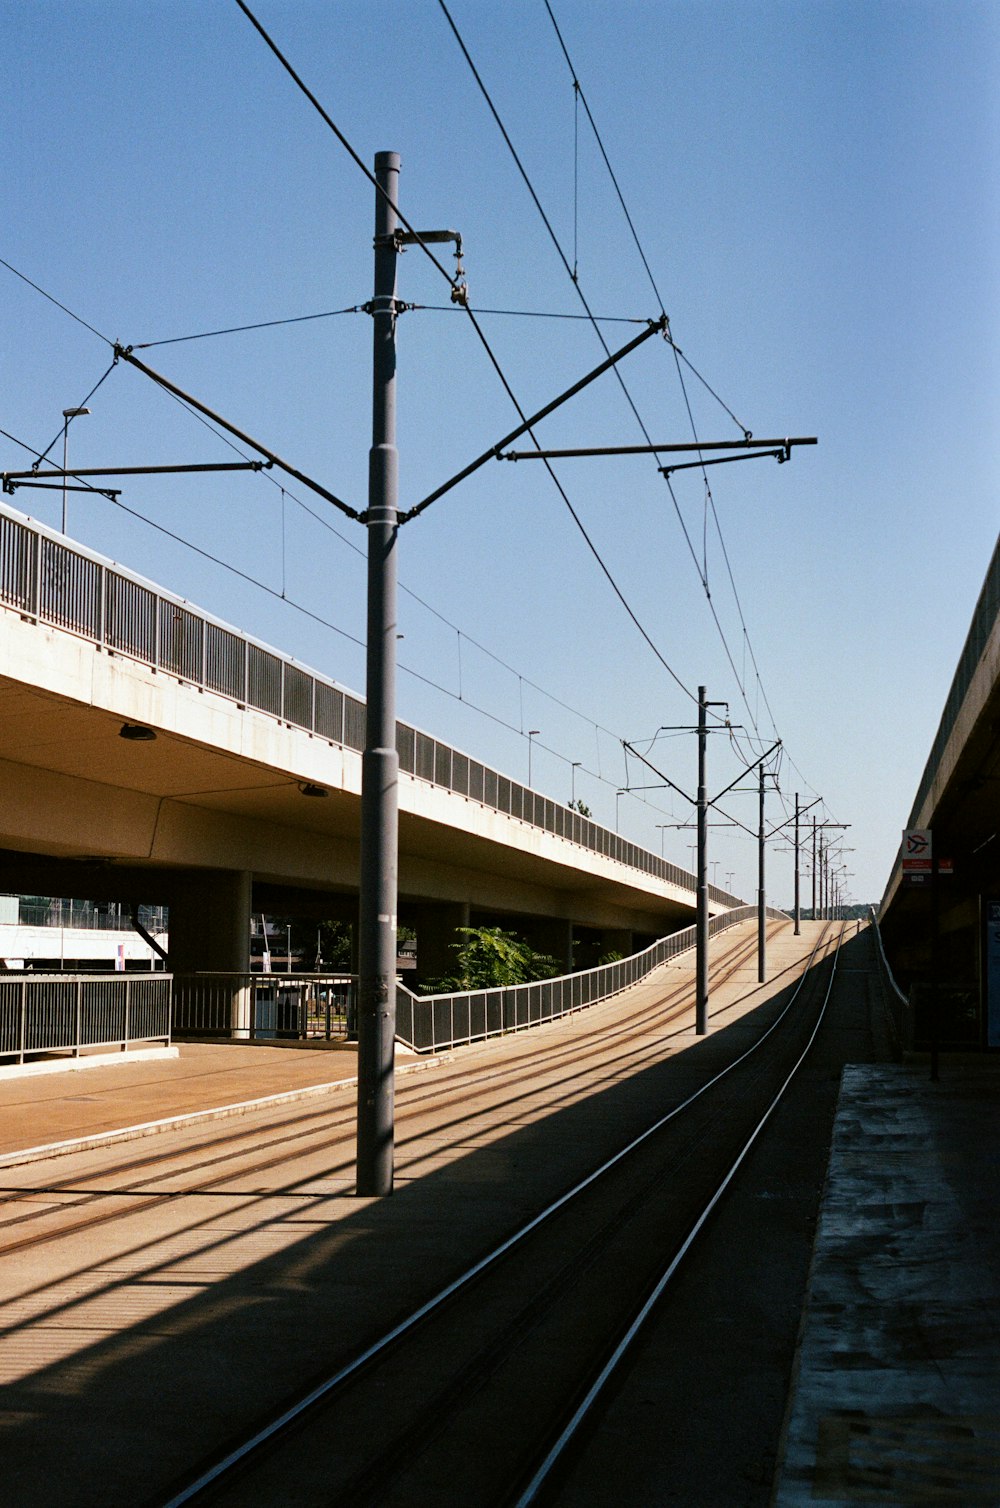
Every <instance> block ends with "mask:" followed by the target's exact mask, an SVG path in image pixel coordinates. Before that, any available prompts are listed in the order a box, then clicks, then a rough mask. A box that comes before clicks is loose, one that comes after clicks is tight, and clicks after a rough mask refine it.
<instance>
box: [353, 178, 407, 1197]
mask: <svg viewBox="0 0 1000 1508" xmlns="http://www.w3.org/2000/svg"><path fill="white" fill-rule="evenodd" d="M375 177H376V181H377V184H378V187H379V189H380V190H382V192H380V193H378V195H377V196H376V201H375V293H374V297H373V299H372V323H373V326H374V347H373V351H374V361H373V381H372V447H371V451H370V452H369V462H368V512H367V514H366V515H365V523H366V524H367V527H368V663H367V675H368V680H367V723H366V734H365V752H364V756H363V763H362V774H361V898H360V914H359V928H358V953H359V957H358V1154H357V1155H358V1161H357V1191H358V1193H359V1194H389V1193H391V1192H392V1169H393V1140H394V1137H393V1089H394V1084H393V1055H394V1043H395V1036H396V893H397V872H398V866H399V833H398V808H399V756H398V754H397V752H396V537H397V533H398V521H397V499H398V456H397V451H396V260H397V257H398V247H397V244H396V240H395V235H394V232H395V230H396V219H397V217H396V210H395V205H396V203H397V195H396V190H397V183H398V179H399V154H398V153H397V152H379V153H378V155H377V156H376V158H375Z"/></svg>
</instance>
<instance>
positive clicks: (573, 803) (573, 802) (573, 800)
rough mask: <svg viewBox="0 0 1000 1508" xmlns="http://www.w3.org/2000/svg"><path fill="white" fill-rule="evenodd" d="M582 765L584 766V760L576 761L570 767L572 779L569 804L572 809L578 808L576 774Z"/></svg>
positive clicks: (570, 777)
mask: <svg viewBox="0 0 1000 1508" xmlns="http://www.w3.org/2000/svg"><path fill="white" fill-rule="evenodd" d="M582 764H583V760H582V759H574V760H573V763H572V764H571V765H570V767H569V768H570V776H569V779H570V796H569V804H570V806H572V807H575V806H576V772H577V770H578V769H579V768H580V766H581V765H582Z"/></svg>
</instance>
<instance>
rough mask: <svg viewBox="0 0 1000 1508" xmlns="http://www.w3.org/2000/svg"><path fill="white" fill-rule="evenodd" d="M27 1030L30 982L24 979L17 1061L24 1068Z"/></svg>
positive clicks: (22, 983) (22, 982) (22, 981)
mask: <svg viewBox="0 0 1000 1508" xmlns="http://www.w3.org/2000/svg"><path fill="white" fill-rule="evenodd" d="M27 1030H28V982H27V980H26V979H22V980H21V1026H20V1030H19V1032H18V1043H19V1045H18V1053H17V1061H18V1063H19V1064H20V1065H21V1066H22V1067H23V1066H24V1045H25V1041H26V1038H27Z"/></svg>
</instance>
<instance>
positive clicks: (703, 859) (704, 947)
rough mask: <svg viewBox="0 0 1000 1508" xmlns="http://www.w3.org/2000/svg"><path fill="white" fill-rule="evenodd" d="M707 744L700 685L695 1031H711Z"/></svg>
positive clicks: (705, 708)
mask: <svg viewBox="0 0 1000 1508" xmlns="http://www.w3.org/2000/svg"><path fill="white" fill-rule="evenodd" d="M707 745H708V703H707V701H706V700H705V687H704V686H699V687H698V796H697V801H696V808H697V812H698V889H697V900H696V906H697V909H696V913H695V923H696V930H695V939H696V943H697V946H696V949H695V976H696V977H695V1008H694V1016H695V1025H694V1029H695V1032H696V1033H697V1035H698V1036H699V1037H703V1036H704V1035H705V1033H706V1032H707V1031H708V788H707V786H706V784H705V764H706V749H707Z"/></svg>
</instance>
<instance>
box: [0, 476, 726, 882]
mask: <svg viewBox="0 0 1000 1508" xmlns="http://www.w3.org/2000/svg"><path fill="white" fill-rule="evenodd" d="M0 604H4V605H6V606H7V607H9V608H12V609H14V610H15V611H16V612H18V613H20V615H21V616H22V617H23V618H26V619H29V620H31V621H34V622H39V623H48V624H51V625H53V626H55V627H57V628H60V629H63V630H64V631H65V632H67V633H72V634H76V635H77V636H79V637H81V638H84V639H87V640H89V641H90V642H91V643H93V644H98V645H100V646H101V647H102V648H104V649H107V650H109V651H111V652H113V653H114V654H118V655H126V656H128V657H129V658H130V659H133V660H137V661H138V662H139V663H141V664H143V665H148V666H149V667H150V668H152V669H155V670H160V671H164V672H165V673H167V674H169V675H172V676H176V678H177V679H178V680H180V681H184V682H187V683H189V684H190V685H192V686H197V687H200V688H201V689H203V690H206V691H212V692H215V693H216V694H217V695H218V696H223V697H226V698H228V699H229V700H230V701H233V702H236V703H237V705H238V706H240V707H248V708H251V709H253V710H254V711H256V712H261V713H264V714H265V715H267V716H269V717H274V718H277V719H278V720H279V721H280V722H283V723H286V724H288V726H289V727H293V728H304V729H306V730H307V731H308V732H310V733H313V734H316V735H317V736H318V737H320V738H325V739H326V740H327V741H328V742H329V743H333V744H339V745H340V746H341V747H342V748H347V749H354V750H356V751H357V752H358V753H361V752H362V751H363V750H364V741H365V703H364V699H363V698H362V697H359V696H356V695H354V694H353V693H352V692H349V691H345V690H344V689H343V688H342V687H339V686H337V685H336V684H335V683H334V682H333V681H330V680H327V679H325V678H324V677H323V676H320V675H317V674H316V673H315V672H314V671H311V670H307V669H305V668H304V667H303V666H301V665H299V664H297V663H296V661H294V660H292V659H290V658H289V657H287V656H285V655H282V654H280V653H279V652H278V651H276V650H274V649H271V648H269V647H268V646H267V645H265V644H261V643H259V642H258V641H257V640H255V639H252V638H250V637H249V636H248V635H246V634H242V633H240V632H239V631H238V630H237V629H234V628H231V627H229V625H228V624H225V623H222V622H221V621H219V620H218V619H216V618H213V617H211V616H210V615H209V614H207V613H203V612H201V611H200V610H199V609H197V608H194V607H192V606H191V604H190V603H189V602H187V601H185V599H184V598H182V597H175V596H173V595H171V594H170V593H168V592H164V591H163V590H161V588H160V587H158V586H155V585H154V584H153V583H152V582H149V581H146V580H145V579H144V578H142V577H140V576H136V575H133V574H132V573H130V572H128V571H124V570H123V569H122V568H121V567H120V566H117V565H114V564H113V563H112V562H111V561H107V560H104V559H103V558H102V557H101V556H99V555H97V554H95V553H94V552H93V551H90V550H87V549H86V547H85V546H83V545H75V544H74V545H71V544H68V543H67V542H66V540H65V539H64V538H63V537H62V536H61V535H57V534H54V533H53V532H52V531H50V530H47V529H46V528H45V526H44V525H42V524H38V523H36V522H35V521H34V520H33V519H29V518H27V517H26V516H25V515H24V514H19V513H18V512H17V511H16V510H15V509H12V508H9V507H7V506H6V505H0ZM396 747H397V749H398V752H399V764H400V769H401V770H402V771H404V772H405V773H407V774H410V775H412V776H414V778H415V779H417V780H424V781H427V782H428V784H431V785H436V786H440V787H441V788H442V789H444V790H447V791H451V792H453V793H454V794H456V795H459V796H464V797H466V798H467V799H468V800H470V801H475V802H478V803H479V804H480V805H482V806H486V807H489V808H491V809H492V810H494V811H497V812H500V813H502V814H504V815H506V816H510V817H514V818H516V819H517V820H519V821H521V822H524V823H526V824H527V825H528V826H530V827H535V828H539V829H541V830H542V831H543V832H548V833H552V834H553V835H554V836H555V837H558V838H564V839H565V840H566V841H567V842H570V843H574V844H576V845H577V846H578V847H580V848H584V849H587V850H589V851H590V852H591V853H596V854H601V855H603V856H604V857H605V858H608V859H611V860H613V861H615V862H617V863H619V864H623V865H625V866H627V867H628V868H630V869H636V870H639V871H640V872H641V873H643V874H647V875H651V876H652V877H653V878H655V879H658V880H662V881H666V882H667V883H669V884H673V885H677V886H678V887H679V888H681V889H683V890H689V891H691V892H692V893H693V892H694V891H695V889H696V888H697V878H696V876H695V875H694V874H692V873H691V872H690V871H689V870H686V869H681V868H680V867H679V866H678V865H677V864H671V863H670V862H669V860H667V859H662V858H660V857H659V856H658V855H657V854H653V853H650V852H649V851H648V850H647V849H644V848H641V847H640V846H639V845H638V844H637V843H630V842H628V841H627V840H626V839H625V838H622V837H620V836H619V835H618V833H613V832H610V831H609V829H608V828H606V827H601V826H600V825H599V824H598V823H596V822H593V821H591V819H590V818H589V817H584V816H583V815H582V814H581V813H579V812H575V811H570V809H569V807H567V806H563V805H562V804H561V803H560V802H558V801H553V800H551V799H550V798H549V797H548V796H542V795H539V793H538V792H537V791H532V790H529V789H528V787H527V786H522V785H519V784H518V783H517V781H515V780H511V779H510V778H509V777H508V776H506V775H501V774H500V773H499V771H497V770H493V769H491V768H490V767H489V766H488V765H485V764H481V763H480V762H479V761H478V760H475V759H472V758H470V757H469V755H467V754H462V753H461V752H460V751H459V750H458V749H453V748H452V747H451V746H450V745H449V744H444V743H441V742H440V740H439V739H436V738H432V737H431V735H430V734H429V733H422V732H421V731H420V730H419V729H418V728H413V727H411V726H410V725H409V724H408V723H402V722H401V723H397V725H396ZM708 893H709V896H710V898H711V899H712V900H713V901H715V902H716V903H717V904H719V905H722V906H739V905H741V904H742V902H741V900H740V898H739V897H738V896H733V895H730V894H729V893H728V892H727V891H725V890H720V889H718V887H717V886H715V885H710V886H709V887H708Z"/></svg>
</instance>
